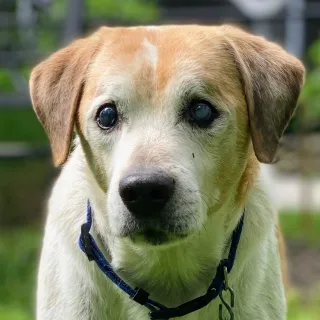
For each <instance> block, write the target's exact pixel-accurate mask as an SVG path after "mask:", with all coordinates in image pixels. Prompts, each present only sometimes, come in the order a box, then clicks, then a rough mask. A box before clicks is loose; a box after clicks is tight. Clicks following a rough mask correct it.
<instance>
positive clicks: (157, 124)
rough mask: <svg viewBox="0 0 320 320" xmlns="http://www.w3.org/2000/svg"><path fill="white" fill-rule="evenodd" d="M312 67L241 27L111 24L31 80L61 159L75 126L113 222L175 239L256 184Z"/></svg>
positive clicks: (135, 234)
mask: <svg viewBox="0 0 320 320" xmlns="http://www.w3.org/2000/svg"><path fill="white" fill-rule="evenodd" d="M303 74H304V68H303V66H302V65H301V63H300V62H299V61H298V60H297V59H295V58H294V57H292V56H291V55H289V54H287V53H286V52H285V51H283V50H282V49H281V48H280V47H279V46H277V45H275V44H273V43H270V42H267V41H266V40H264V39H262V38H260V37H256V36H252V35H249V34H247V33H245V32H243V31H241V30H239V29H237V28H234V27H230V26H222V27H202V26H163V27H137V28H106V27H104V28H101V29H100V30H99V31H97V32H96V33H94V34H93V35H92V36H90V37H88V38H86V39H82V40H78V41H75V42H74V43H72V44H71V45H70V46H68V47H67V48H65V49H62V50H60V51H59V52H57V53H55V54H53V55H52V56H51V57H49V58H48V59H47V60H46V61H44V62H42V63H41V64H40V65H38V66H37V67H36V68H35V69H34V71H33V72H32V76H31V81H30V86H31V97H32V101H33V105H34V109H35V111H36V113H37V115H38V117H39V119H40V121H41V122H42V124H43V125H44V128H45V129H46V132H47V134H48V137H49V140H50V143H51V147H52V152H53V157H54V161H55V163H56V164H57V165H62V164H63V163H64V162H65V161H66V160H67V157H68V154H69V149H70V143H71V139H72V134H73V130H74V129H76V131H77V133H78V135H79V137H80V141H81V145H82V148H83V150H84V152H85V155H86V159H87V162H88V164H89V166H90V168H91V169H92V172H93V173H94V176H95V177H96V180H97V182H98V183H99V185H100V188H101V189H102V190H103V191H104V192H105V217H106V219H108V222H109V224H110V226H111V232H112V233H113V234H114V235H116V236H121V237H122V236H124V237H131V238H132V239H134V240H139V239H144V240H147V241H149V242H165V241H167V240H168V239H169V240H172V239H177V238H183V237H185V236H186V235H188V234H190V233H194V232H195V231H198V230H200V229H201V228H202V225H203V224H204V222H205V221H206V219H207V218H208V216H210V215H214V212H216V211H217V210H218V209H219V208H220V207H221V206H222V205H223V203H225V202H228V201H229V202H230V201H231V202H232V203H234V204H236V203H237V201H239V199H238V198H239V194H241V193H244V194H246V192H244V191H243V188H244V189H245V190H246V187H243V186H244V185H246V186H247V185H248V184H250V181H248V179H249V178H248V174H249V173H248V170H249V171H250V170H251V172H252V171H253V172H255V170H254V169H253V168H256V167H257V164H256V163H257V159H258V160H259V161H260V162H265V163H270V162H272V160H273V158H274V156H275V152H276V149H277V146H278V142H279V139H280V137H281V135H282V133H283V131H284V129H285V127H286V125H287V123H288V122H289V120H290V118H291V116H292V114H293V112H294V110H295V107H296V103H297V99H298V96H299V93H300V89H301V86H302V83H303ZM252 146H253V148H252ZM253 150H254V152H253ZM248 168H249V169H248ZM252 175H253V176H254V175H255V174H252ZM252 179H253V178H252ZM249 180H250V179H249ZM242 198H243V199H244V198H245V195H244V196H243V195H242ZM243 199H242V201H244V200H243Z"/></svg>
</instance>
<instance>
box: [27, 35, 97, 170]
mask: <svg viewBox="0 0 320 320" xmlns="http://www.w3.org/2000/svg"><path fill="white" fill-rule="evenodd" d="M97 44H98V41H96V40H95V38H94V37H93V36H91V37H89V38H86V39H81V40H77V41H75V42H73V43H72V44H71V45H69V46H68V47H67V48H64V49H62V50H60V51H58V52H56V53H54V54H53V55H52V56H50V57H49V58H48V59H47V60H45V61H43V62H42V63H40V64H39V65H38V66H36V67H35V68H34V69H33V71H32V73H31V78H30V94H31V99H32V104H33V108H34V110H35V112H36V114H37V116H38V119H39V120H40V122H41V123H42V125H43V126H44V128H45V131H46V133H47V135H48V138H49V141H50V144H51V149H52V153H53V159H54V163H55V165H57V166H59V165H62V164H63V163H64V162H65V161H66V159H67V157H68V154H69V150H70V144H71V138H72V134H73V129H74V122H75V115H76V111H77V108H78V106H79V104H80V101H81V97H82V94H83V90H84V86H85V79H86V71H87V69H88V66H89V64H90V62H91V61H92V59H93V56H94V55H95V52H96V51H97Z"/></svg>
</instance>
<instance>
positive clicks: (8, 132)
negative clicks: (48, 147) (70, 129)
mask: <svg viewBox="0 0 320 320" xmlns="http://www.w3.org/2000/svg"><path fill="white" fill-rule="evenodd" d="M0 141H6V142H8V141H9V142H10V141H27V142H35V143H47V138H46V135H45V133H44V130H43V128H42V126H41V124H40V122H39V121H38V119H37V117H36V115H35V113H34V112H33V110H32V108H31V106H30V108H26V109H12V108H10V109H9V108H8V109H4V110H1V111H0Z"/></svg>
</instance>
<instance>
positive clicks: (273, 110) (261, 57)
mask: <svg viewBox="0 0 320 320" xmlns="http://www.w3.org/2000/svg"><path fill="white" fill-rule="evenodd" d="M224 32H225V34H226V37H227V38H228V39H229V41H230V44H231V45H232V47H233V51H234V58H235V61H236V63H237V65H238V68H239V72H240V77H241V79H242V82H243V87H244V92H245V95H246V100H247V104H248V113H249V118H250V128H251V132H252V140H253V146H254V149H255V152H256V155H257V157H258V159H259V161H261V162H265V163H271V162H272V161H273V159H274V156H275V153H276V150H277V147H278V144H279V139H280V137H281V136H282V134H283V131H284V130H285V128H286V126H287V124H288V122H289V120H290V118H291V116H292V115H293V113H294V111H295V108H296V105H297V100H298V97H299V94H300V90H301V88H302V85H303V79H304V78H303V75H304V67H303V65H302V63H301V62H300V61H299V60H298V59H296V58H294V57H293V56H291V55H290V54H288V53H286V52H285V51H284V50H283V49H282V48H281V47H280V46H278V45H276V44H274V43H268V42H266V41H265V40H264V39H263V38H262V37H257V36H252V35H249V34H247V33H245V32H243V31H241V30H240V29H235V28H233V27H231V28H230V27H226V28H225V29H224Z"/></svg>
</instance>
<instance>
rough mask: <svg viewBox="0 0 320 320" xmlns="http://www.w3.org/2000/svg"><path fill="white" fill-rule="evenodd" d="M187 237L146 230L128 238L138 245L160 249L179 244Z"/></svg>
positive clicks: (180, 234) (183, 234)
mask: <svg viewBox="0 0 320 320" xmlns="http://www.w3.org/2000/svg"><path fill="white" fill-rule="evenodd" d="M187 237H188V234H186V233H171V232H165V231H160V230H154V229H145V230H143V231H140V232H138V233H135V234H132V235H129V236H128V238H129V239H130V240H131V241H132V242H133V243H134V244H136V245H150V246H154V247H159V248H160V247H161V248H162V247H166V246H172V245H176V244H179V243H180V242H181V241H184V240H185V239H186V238H187Z"/></svg>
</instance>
